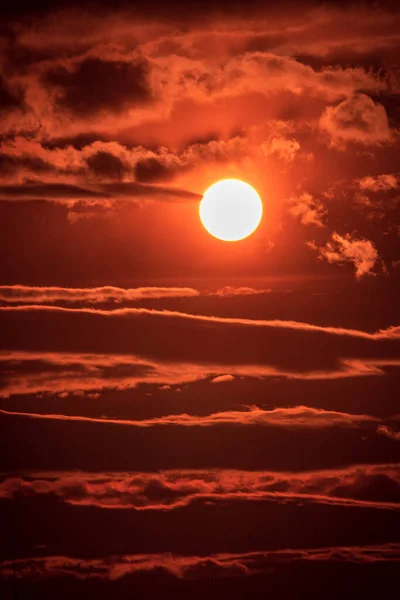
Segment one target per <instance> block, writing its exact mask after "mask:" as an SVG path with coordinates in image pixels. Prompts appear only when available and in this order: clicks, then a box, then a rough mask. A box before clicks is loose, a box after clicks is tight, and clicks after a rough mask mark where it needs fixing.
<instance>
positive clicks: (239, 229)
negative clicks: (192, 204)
mask: <svg viewBox="0 0 400 600" xmlns="http://www.w3.org/2000/svg"><path fill="white" fill-rule="evenodd" d="M262 211H263V206H262V202H261V198H260V196H259V195H258V194H257V192H256V190H255V189H254V188H252V187H251V185H249V184H248V183H245V182H244V181H240V179H222V180H221V181H217V183H214V184H213V185H212V186H211V187H209V188H208V190H207V191H206V192H205V194H204V196H203V198H202V200H201V202H200V209H199V212H200V219H201V222H202V223H203V225H204V227H205V228H206V229H207V231H208V232H209V233H211V235H213V236H214V237H216V238H218V239H219V240H223V241H225V242H236V241H238V240H243V239H244V238H246V237H248V236H249V235H250V234H251V233H253V231H255V230H256V229H257V227H258V225H259V223H260V221H261V217H262Z"/></svg>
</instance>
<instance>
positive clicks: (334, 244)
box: [311, 232, 378, 278]
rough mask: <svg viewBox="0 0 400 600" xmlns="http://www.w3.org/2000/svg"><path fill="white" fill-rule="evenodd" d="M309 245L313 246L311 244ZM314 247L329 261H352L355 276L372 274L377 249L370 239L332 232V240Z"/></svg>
mask: <svg viewBox="0 0 400 600" xmlns="http://www.w3.org/2000/svg"><path fill="white" fill-rule="evenodd" d="M311 247H315V246H312V245H311ZM316 249H317V250H318V251H319V255H320V256H321V257H322V258H325V259H326V260H327V261H328V262H330V263H339V264H340V263H345V262H351V263H353V265H354V268H355V274H356V277H357V278H359V277H362V276H363V275H368V274H370V275H373V274H374V272H373V268H374V266H375V264H376V262H377V260H378V251H377V249H376V248H375V246H374V244H373V243H372V242H371V241H370V240H366V239H360V238H357V237H355V236H354V237H353V236H351V235H350V234H346V235H344V236H342V235H340V234H339V233H336V232H334V233H333V234H332V241H329V242H327V243H326V244H325V246H321V247H319V248H316Z"/></svg>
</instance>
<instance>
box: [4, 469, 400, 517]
mask: <svg viewBox="0 0 400 600" xmlns="http://www.w3.org/2000/svg"><path fill="white" fill-rule="evenodd" d="M43 494H52V495H55V496H57V497H58V498H60V499H62V500H63V501H64V502H66V503H68V504H73V505H82V506H95V507H96V506H97V507H100V508H105V509H137V510H174V509H177V508H179V507H183V506H187V505H188V504H191V503H194V502H196V501H198V500H205V501H208V500H212V501H214V502H224V501H230V502H235V501H243V500H248V501H250V500H266V499H268V500H274V499H275V500H276V501H277V502H282V501H285V500H286V501H301V500H302V499H303V500H308V501H310V502H317V503H328V504H338V505H349V506H350V505H351V506H360V507H363V506H364V507H374V508H383V509H398V510H400V465H399V464H391V465H390V464H376V465H368V464H366V465H354V466H349V467H347V468H344V469H327V470H320V471H305V472H304V471H303V472H298V473H287V472H279V471H256V472H251V471H243V470H232V469H227V470H221V469H207V470H206V469H200V470H183V469H182V470H171V471H162V472H160V473H141V472H137V473H123V472H120V473H97V474H93V473H87V472H68V471H67V472H47V473H44V472H42V473H40V472H39V473H34V472H27V473H15V474H13V473H10V474H5V475H3V478H2V481H1V483H0V498H4V499H7V498H8V499H12V498H17V497H20V496H35V495H43Z"/></svg>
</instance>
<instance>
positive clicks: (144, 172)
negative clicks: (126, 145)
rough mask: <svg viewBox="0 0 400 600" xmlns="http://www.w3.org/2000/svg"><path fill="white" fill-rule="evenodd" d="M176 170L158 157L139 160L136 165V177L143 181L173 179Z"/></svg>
mask: <svg viewBox="0 0 400 600" xmlns="http://www.w3.org/2000/svg"><path fill="white" fill-rule="evenodd" d="M173 176H174V171H173V170H171V169H169V168H168V167H167V166H166V165H164V164H162V162H160V161H159V160H157V159H156V158H148V159H143V160H139V161H138V162H137V163H136V165H135V178H136V180H137V181H139V182H142V183H148V182H152V181H160V180H161V181H162V180H164V181H165V180H166V179H171V178H172V177H173Z"/></svg>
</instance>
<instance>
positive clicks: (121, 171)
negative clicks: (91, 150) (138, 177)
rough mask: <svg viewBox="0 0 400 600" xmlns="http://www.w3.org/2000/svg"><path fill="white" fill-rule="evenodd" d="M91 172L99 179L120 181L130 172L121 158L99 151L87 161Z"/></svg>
mask: <svg viewBox="0 0 400 600" xmlns="http://www.w3.org/2000/svg"><path fill="white" fill-rule="evenodd" d="M86 163H87V166H88V167H89V171H90V172H91V173H93V175H94V176H95V177H98V178H99V179H112V180H116V181H120V180H122V179H123V177H124V175H127V174H128V173H129V172H130V169H129V168H128V167H127V165H125V164H124V163H123V162H122V160H121V159H120V158H118V157H117V156H115V155H114V154H110V153H109V152H104V151H103V152H102V151H99V152H97V153H96V154H92V155H91V156H89V157H88V158H87V159H86Z"/></svg>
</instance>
